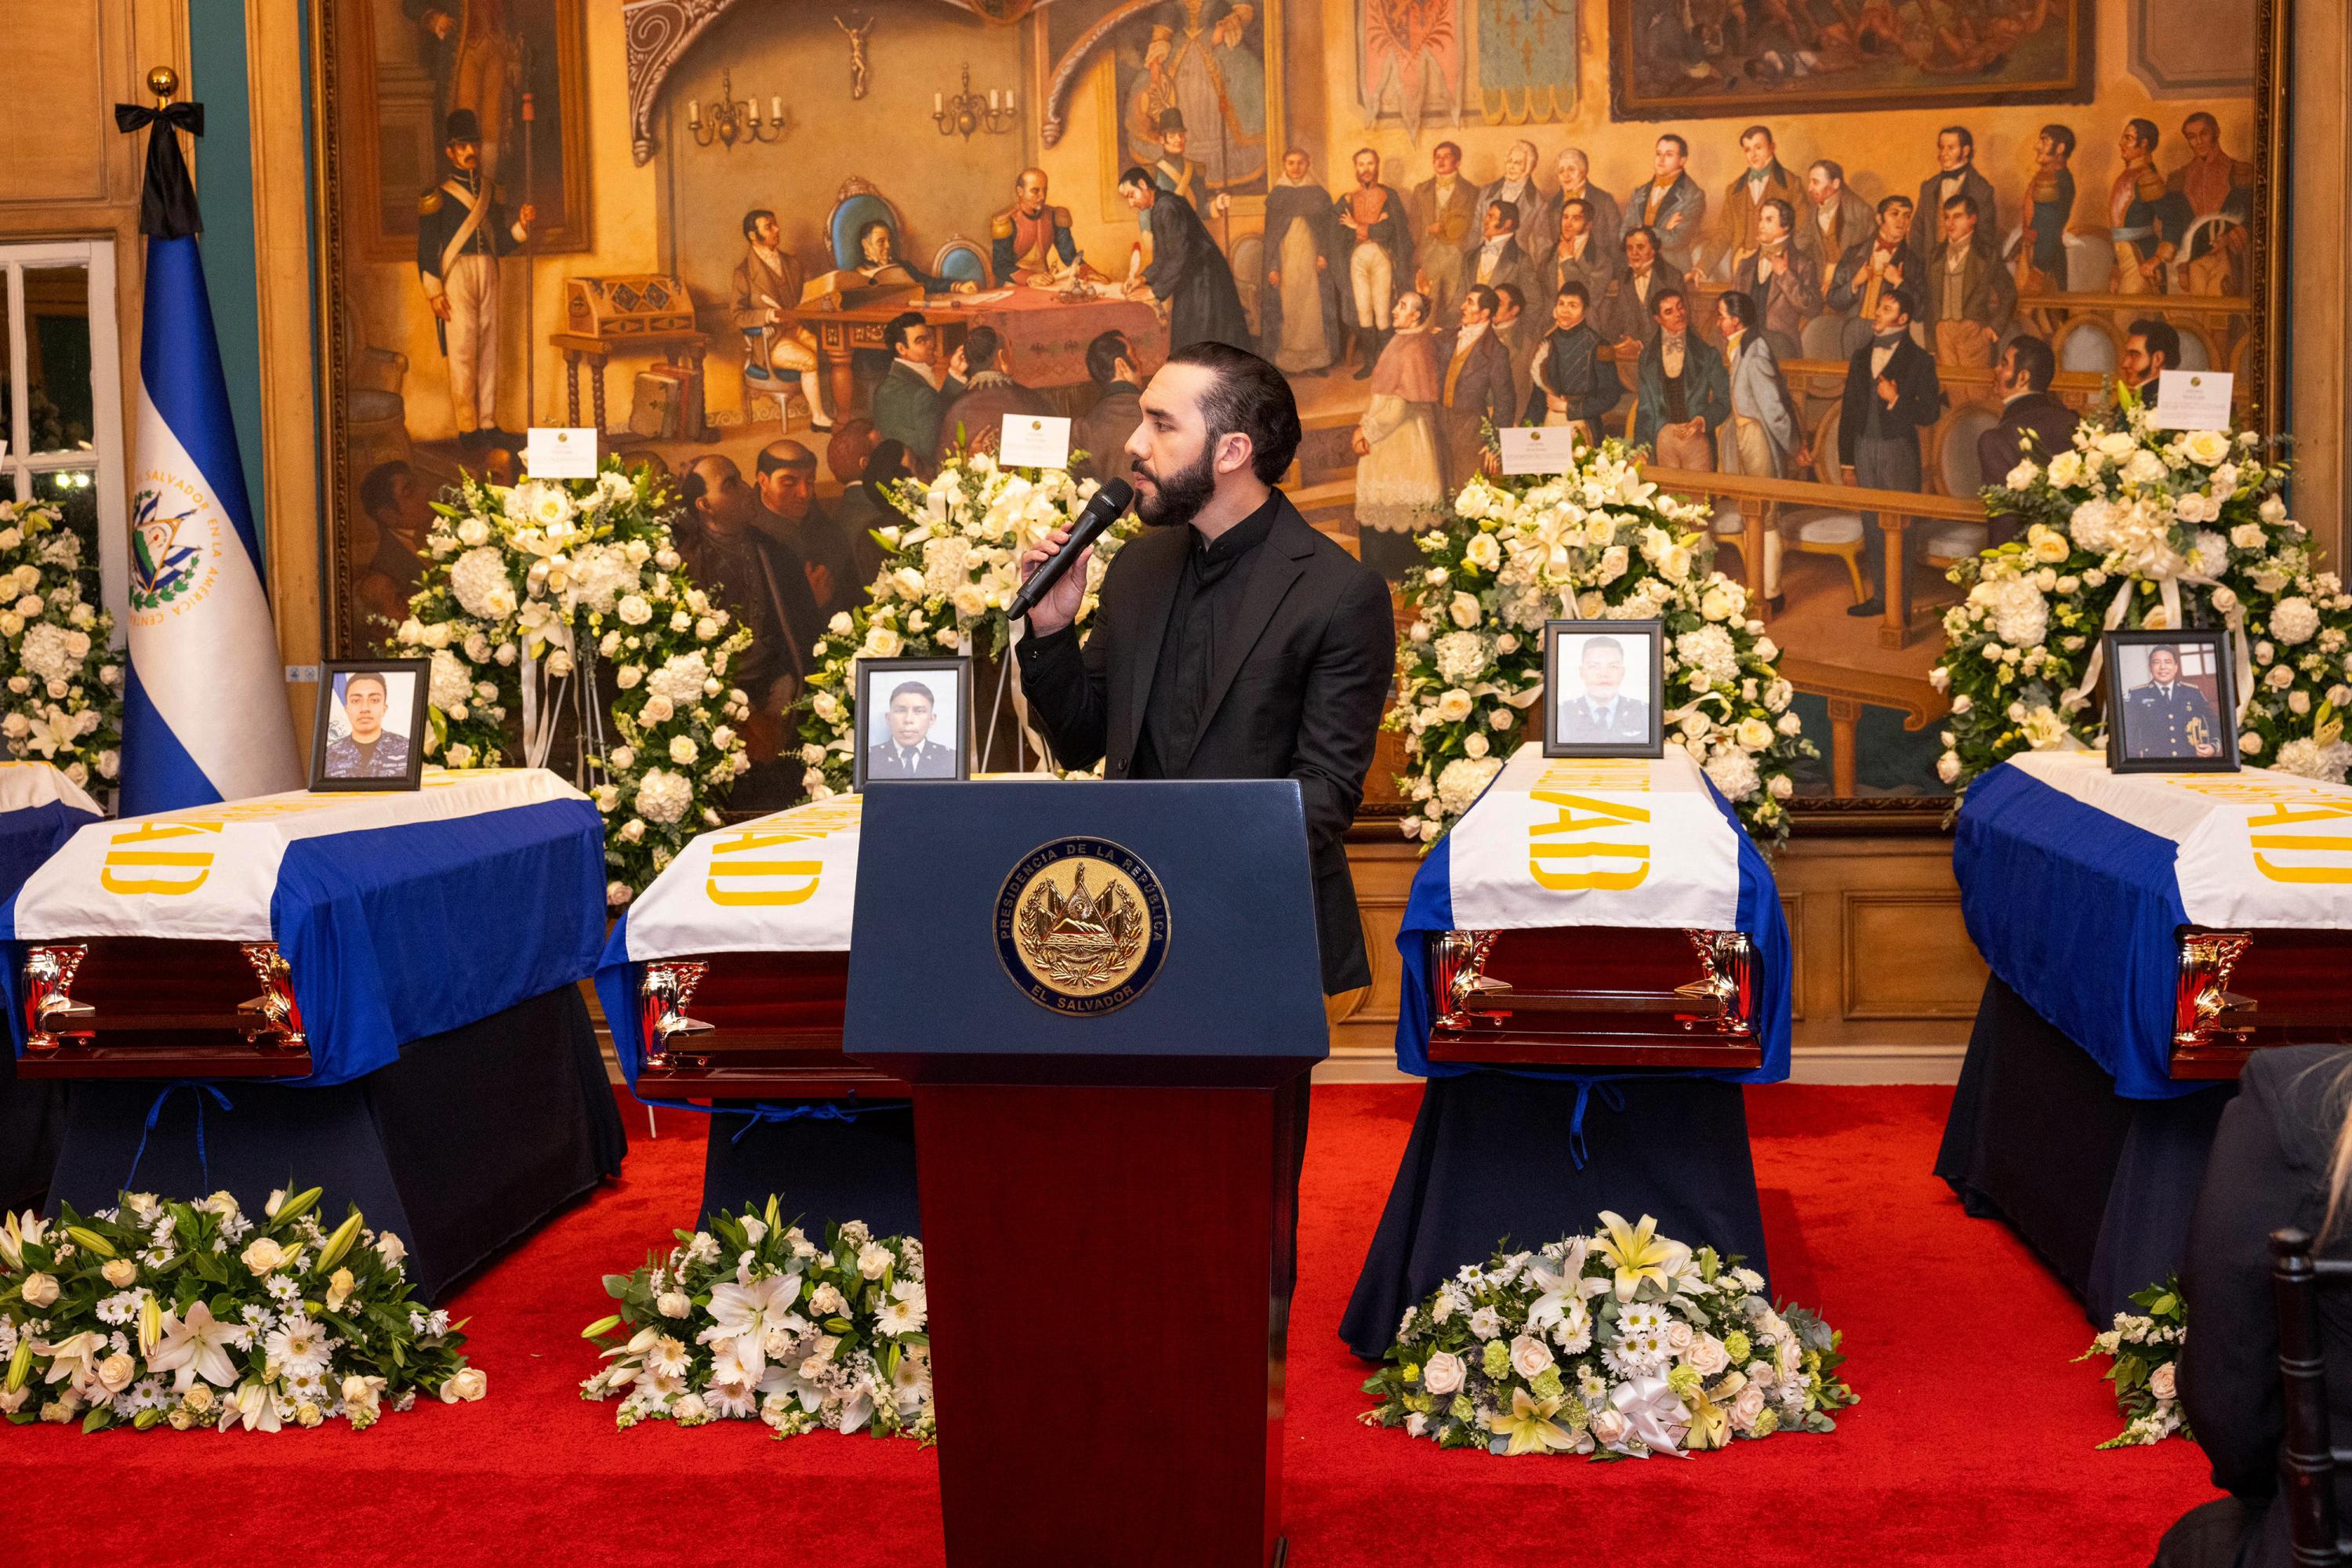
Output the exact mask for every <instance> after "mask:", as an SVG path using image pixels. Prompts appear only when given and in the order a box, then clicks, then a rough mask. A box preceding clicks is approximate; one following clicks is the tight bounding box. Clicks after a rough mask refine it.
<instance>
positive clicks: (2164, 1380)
mask: <svg viewBox="0 0 2352 1568" xmlns="http://www.w3.org/2000/svg"><path fill="white" fill-rule="evenodd" d="M2172 1368H2173V1363H2170V1362H2166V1363H2164V1364H2163V1365H2162V1366H2160V1367H2158V1368H2157V1369H2156V1370H2155V1371H2154V1372H2151V1373H2148V1374H2147V1391H2148V1392H2149V1393H2150V1394H2155V1395H2156V1396H2157V1397H2158V1399H2170V1398H2172V1397H2173V1396H2174V1395H2176V1394H2179V1385H2178V1383H2177V1377H2178V1374H2177V1373H2174V1371H2173V1370H2172Z"/></svg>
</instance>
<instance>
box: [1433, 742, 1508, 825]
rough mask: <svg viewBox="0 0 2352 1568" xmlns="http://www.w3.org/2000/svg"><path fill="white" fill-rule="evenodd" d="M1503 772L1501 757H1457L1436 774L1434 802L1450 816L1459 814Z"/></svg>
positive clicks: (1467, 808)
mask: <svg viewBox="0 0 2352 1568" xmlns="http://www.w3.org/2000/svg"><path fill="white" fill-rule="evenodd" d="M1502 771H1503V760H1502V759H1501V758H1500V757H1477V758H1470V757H1457V758H1455V759H1454V761H1453V762H1450V763H1446V764H1445V767H1444V771H1443V772H1441V773H1439V774H1438V775H1437V805H1438V806H1439V807H1440V808H1441V809H1442V810H1444V812H1445V814H1446V815H1447V816H1460V815H1462V813H1464V812H1465V811H1467V810H1469V809H1470V807H1471V805H1472V803H1474V802H1475V801H1476V800H1477V798H1478V796H1479V795H1481V794H1482V793H1483V792H1484V791H1485V790H1486V786H1487V785H1488V784H1492V783H1493V782H1494V779H1495V775H1496V773H1501V772H1502Z"/></svg>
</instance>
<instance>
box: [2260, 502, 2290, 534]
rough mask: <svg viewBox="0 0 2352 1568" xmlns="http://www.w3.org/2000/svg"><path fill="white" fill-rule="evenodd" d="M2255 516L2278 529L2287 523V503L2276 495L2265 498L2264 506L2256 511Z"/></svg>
mask: <svg viewBox="0 0 2352 1568" xmlns="http://www.w3.org/2000/svg"><path fill="white" fill-rule="evenodd" d="M2254 515H2255V516H2257V517H2259V518H2261V519H2262V520H2263V521H2264V522H2267V523H2269V524H2270V525H2271V526H2272V527H2273V528H2276V527H2277V526H2278V525H2279V524H2281V523H2283V522H2284V521H2286V502H2284V500H2280V499H2279V498H2278V497H2276V496H2274V495H2271V496H2264V497H2263V504H2262V505H2260V506H2258V507H2256V508H2255V509H2254Z"/></svg>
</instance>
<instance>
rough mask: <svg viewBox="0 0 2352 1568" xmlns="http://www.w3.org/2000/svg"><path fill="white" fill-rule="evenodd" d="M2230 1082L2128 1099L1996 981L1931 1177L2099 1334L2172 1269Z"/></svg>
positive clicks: (2233, 1088)
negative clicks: (2008, 1235)
mask: <svg viewBox="0 0 2352 1568" xmlns="http://www.w3.org/2000/svg"><path fill="white" fill-rule="evenodd" d="M2237 1091H2238V1086H2237V1085H2236V1084H2235V1083H2234V1082H2231V1083H2217V1084H2215V1085H2214V1086H2213V1087H2212V1088H2211V1089H2205V1090H2202V1091H2200V1092H2199V1093H2196V1094H2190V1095H2184V1096H2182V1097H2181V1098H2179V1099H2178V1100H2126V1099H2124V1098H2123V1097H2122V1096H2120V1095H2118V1094H2117V1093H2116V1086H2115V1080H2114V1079H2110V1078H2109V1077H2108V1076H2107V1075H2106V1073H2105V1070H2103V1069H2102V1068H2100V1066H2099V1064H2098V1063H2096V1062H2095V1061H2093V1060H2092V1059H2091V1056H2090V1053H2089V1052H2087V1051H2085V1050H2084V1049H2083V1048H2082V1047H2079V1046H2077V1045H2076V1044H2074V1041H2073V1040H2071V1039H2069V1038H2067V1037H2066V1036H2065V1035H2063V1034H2062V1033H2061V1032H2060V1031H2059V1030H2058V1029H2057V1027H2056V1026H2053V1025H2052V1024H2050V1023H2049V1022H2047V1021H2046V1020H2044V1019H2043V1018H2042V1016H2041V1015H2040V1014H2038V1013H2036V1012H2035V1011H2034V1010H2033V1009H2032V1007H2031V1006H2029V1005H2026V1002H2025V1000H2024V998H2022V997H2021V996H2020V995H2018V994H2017V993H2016V992H2014V991H2012V990H2011V989H2010V988H2009V986H2008V985H2007V984H2003V983H2002V982H2001V980H2000V978H1999V977H1997V976H1996V977H1993V978H1990V979H1988V980H1987V981H1986V982H1985V992H1984V999H1983V1001H1982V1002H1981V1003H1979V1005H1978V1007H1977V1021H1976V1027H1975V1028H1974V1030H1973V1031H1971V1033H1970V1034H1969V1051H1968V1056H1967V1058H1965V1059H1964V1060H1963V1061H1962V1063H1961V1065H1960V1082H1959V1087H1958V1089H1956V1090H1955V1091H1954V1093H1953V1095H1952V1113H1951V1118H1950V1120H1949V1121H1947V1122H1946V1123H1945V1124H1944V1142H1943V1147H1942V1148H1941V1149H1940V1150H1939V1151H1937V1156H1936V1174H1937V1175H1938V1176H1941V1177H1942V1178H1943V1179H1944V1180H1945V1182H1947V1183H1948V1184H1949V1185H1950V1186H1951V1189H1952V1191H1953V1192H1954V1193H1955V1194H1958V1197H1959V1200H1960V1204H1961V1206H1962V1207H1963V1208H1965V1209H1966V1210H1967V1211H1968V1212H1969V1214H1971V1215H1977V1216H1978V1217H1979V1218H2000V1219H2004V1220H2007V1221H2008V1222H2009V1225H2010V1226H2011V1229H2013V1230H2015V1231H2016V1232H2017V1234H2018V1235H2019V1236H2021V1237H2024V1238H2025V1241H2026V1243H2027V1245H2029V1246H2031V1247H2032V1248H2033V1250H2034V1251H2036V1252H2038V1253H2040V1254H2041V1255H2042V1261H2044V1262H2045V1263H2047V1264H2048V1265H2049V1266H2050V1268H2051V1269H2052V1271H2053V1272H2054V1273H2055V1274H2056V1275H2057V1276H2058V1278H2059V1279H2060V1280H2061V1282H2063V1284H2064V1285H2065V1287H2066V1289H2069V1290H2071V1291H2073V1292H2074V1297H2075V1299H2076V1300H2080V1301H2081V1302H2082V1303H2083V1307H2084V1312H2085V1313H2086V1314H2087V1315H2088V1316H2089V1318H2090V1320H2091V1321H2092V1322H2093V1323H2095V1324H2096V1325H2097V1326H2098V1327H2100V1328H2102V1329H2104V1328H2105V1327H2106V1326H2107V1325H2108V1324H2109V1323H2111V1322H2112V1321H2114V1319H2115V1315H2116V1313H2117V1312H2122V1311H2130V1310H2135V1309H2133V1307H2132V1305H2131V1294H2132V1292H2133V1291H2135V1290H2138V1289H2143V1288H2145V1287H2147V1286H2149V1285H2153V1284H2155V1283H2156V1282H2157V1281H2158V1280H2160V1279H2164V1278H2165V1276H2167V1275H2168V1274H2172V1273H2176V1272H2178V1271H2179V1268H2180V1253H2181V1247H2182V1244H2183V1242H2184V1240H2185V1239H2186V1237H2187V1236H2188V1233H2189V1208H2190V1207H2191V1205H2194V1204H2195V1203H2196V1201H2197V1189H2198V1187H2199V1185H2200V1184H2201V1183H2202V1182H2203V1181H2204V1179H2205V1156H2206V1154H2207V1153H2208V1152H2210V1150H2211V1148H2212V1145H2213V1130H2214V1128H2215V1127H2216V1126H2218V1125H2219V1124H2220V1122H2221V1108H2222V1107H2223V1106H2225V1105H2227V1104H2229V1103H2230V1100H2231V1097H2232V1096H2234V1095H2235V1094H2236V1093H2237Z"/></svg>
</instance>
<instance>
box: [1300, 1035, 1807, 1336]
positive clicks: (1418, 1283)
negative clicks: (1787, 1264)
mask: <svg viewBox="0 0 2352 1568" xmlns="http://www.w3.org/2000/svg"><path fill="white" fill-rule="evenodd" d="M1577 1092H1578V1091H1577V1086H1576V1085H1575V1084H1573V1083H1562V1082H1554V1081H1551V1080H1549V1079H1528V1078H1514V1077H1511V1076H1510V1075H1508V1074H1506V1073H1498V1072H1475V1073H1467V1074H1465V1075H1464V1076H1462V1077H1460V1078H1441V1079H1431V1080H1430V1081H1429V1086H1428V1089H1426V1090H1425V1091H1424V1092H1423V1096H1422V1101H1421V1114H1420V1115H1419V1116H1417V1117H1415V1118H1414V1120H1413V1124H1412V1141H1411V1142H1408V1143H1407V1144H1406V1145H1405V1151H1404V1159H1403V1161H1402V1163H1400V1164H1399V1165H1398V1167H1397V1175H1396V1184H1394V1185H1393V1186H1391V1188H1390V1189H1389V1202H1388V1207H1387V1209H1386V1210H1385V1211H1383V1212H1382V1214H1381V1226H1380V1230H1379V1232H1378V1233H1377V1234H1376V1235H1374V1237H1372V1248H1371V1253H1370V1256H1369V1257H1367V1258H1365V1259H1364V1270H1363V1273H1362V1274H1361V1275H1360V1277H1359V1278H1358V1279H1357V1280H1356V1292H1355V1294H1354V1296H1353V1297H1351V1298H1350V1299H1349V1302H1348V1314H1347V1316H1346V1317H1345V1318H1344V1319H1342V1320H1341V1321H1340V1323H1339V1337H1340V1339H1341V1340H1343V1341H1345V1342H1346V1343H1347V1346H1348V1348H1349V1350H1351V1351H1354V1352H1356V1353H1357V1354H1358V1355H1360V1356H1362V1357H1364V1358H1365V1359H1366V1360H1377V1359H1378V1358H1379V1357H1380V1356H1381V1355H1382V1354H1383V1353H1385V1352H1387V1350H1388V1348H1389V1346H1390V1345H1391V1343H1392V1342H1394V1341H1395V1339H1396V1329H1397V1322H1398V1321H1399V1320H1400V1319H1402V1317H1403V1316H1404V1310H1405V1309H1406V1308H1407V1307H1409V1306H1411V1305H1412V1304H1413V1303H1415V1302H1417V1301H1419V1300H1422V1299H1423V1297H1425V1296H1427V1295H1428V1294H1429V1293H1430V1292H1431V1291H1433V1290H1434V1289H1437V1287H1438V1285H1439V1284H1440V1283H1441V1282H1442V1281H1444V1279H1447V1278H1448V1277H1449V1276H1451V1275H1452V1274H1453V1273H1454V1270H1455V1269H1457V1268H1460V1267H1461V1266H1462V1265H1464V1264H1465V1263H1484V1262H1485V1261H1486V1258H1487V1257H1488V1256H1489V1255H1490V1254H1491V1253H1493V1251H1494V1250H1495V1244H1496V1242H1497V1241H1498V1240H1500V1239H1501V1238H1503V1237H1509V1238H1510V1241H1511V1245H1512V1246H1513V1247H1540V1246H1542V1245H1543V1244H1544V1243H1546V1242H1549V1241H1558V1240H1559V1239H1560V1238H1561V1237H1566V1236H1573V1235H1578V1234H1583V1233H1589V1232H1590V1231H1591V1228H1592V1226H1593V1225H1594V1224H1595V1222H1596V1220H1597V1217H1598V1216H1599V1215H1600V1213H1601V1210H1603V1209H1612V1210H1614V1211H1615V1212H1616V1213H1618V1214H1620V1215H1623V1216H1624V1217H1625V1218H1626V1219H1628V1220H1633V1221H1638V1220H1639V1219H1640V1218H1641V1217H1642V1216H1643V1215H1645V1214H1646V1215H1651V1216H1653V1217H1654V1218H1655V1219H1656V1220H1657V1222H1658V1230H1659V1233H1660V1234H1661V1235H1664V1236H1667V1237H1673V1238H1674V1239H1675V1240H1676V1241H1680V1242H1685V1243H1687V1244H1689V1245H1690V1246H1692V1247H1714V1248H1716V1250H1717V1251H1718V1252H1723V1253H1738V1254H1740V1255H1741V1256H1742V1257H1743V1258H1745V1259H1746V1260H1747V1265H1748V1268H1753V1269H1755V1270H1756V1271H1757V1272H1759V1273H1761V1274H1765V1275H1766V1276H1767V1278H1768V1279H1769V1269H1768V1268H1766V1264H1765V1257H1764V1215H1763V1211H1762V1208H1761V1205H1759V1202H1758V1200H1757V1196H1756V1164H1755V1161H1754V1160H1753V1159H1752V1158H1751V1157H1750V1155H1749V1153H1748V1107H1747V1102H1746V1100H1744V1099H1743V1098H1742V1096H1741V1090H1740V1086H1739V1085H1738V1084H1736V1083H1717V1082H1716V1081H1714V1080H1712V1079H1693V1078H1648V1079H1620V1080H1618V1081H1615V1082H1612V1083H1609V1084H1606V1085H1600V1086H1596V1087H1595V1088H1594V1089H1592V1091H1591V1097H1590V1099H1589V1100H1588V1101H1587V1103H1586V1106H1585V1113H1584V1139H1583V1142H1584V1146H1585V1147H1584V1155H1585V1163H1584V1166H1583V1168H1582V1169H1581V1170H1580V1169H1578V1168H1577V1163H1576V1159H1575V1152H1574V1151H1573V1150H1571V1149H1570V1127H1571V1125H1572V1124H1573V1122H1574V1120H1575V1115H1576V1098H1577ZM1612 1098H1614V1099H1616V1100H1619V1101H1620V1102H1621V1103H1620V1104H1619V1105H1612V1103H1611V1100H1612Z"/></svg>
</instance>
